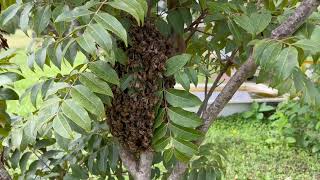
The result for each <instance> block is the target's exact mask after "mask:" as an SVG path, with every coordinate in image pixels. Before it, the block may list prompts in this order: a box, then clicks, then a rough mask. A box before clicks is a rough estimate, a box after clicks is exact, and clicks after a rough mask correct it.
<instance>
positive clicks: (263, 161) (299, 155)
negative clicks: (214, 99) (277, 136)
mask: <svg viewBox="0 0 320 180" xmlns="http://www.w3.org/2000/svg"><path fill="white" fill-rule="evenodd" d="M270 133H271V127H270V124H268V123H263V122H258V121H255V122H254V121H246V120H245V119H242V118H241V116H239V115H238V116H231V117H228V118H223V119H220V120H218V121H217V122H216V123H215V124H214V126H213V127H212V128H211V129H210V131H209V132H208V134H207V138H206V140H207V141H209V142H213V143H223V146H226V147H227V151H228V156H227V157H228V161H227V162H226V164H227V165H226V166H227V171H226V172H227V174H226V179H239V180H240V179H241V180H242V179H243V180H246V179H252V180H256V179H270V180H271V179H272V180H273V179H279V180H280V179H286V178H291V179H292V180H293V179H296V180H301V179H303V180H312V179H320V164H319V157H317V155H315V154H311V153H309V152H307V151H305V150H302V149H295V148H293V147H288V146H286V145H273V146H270V145H269V144H267V143H265V140H266V139H267V138H269V137H270V136H271V135H270ZM291 179H290V180H291Z"/></svg>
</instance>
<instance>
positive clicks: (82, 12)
mask: <svg viewBox="0 0 320 180" xmlns="http://www.w3.org/2000/svg"><path fill="white" fill-rule="evenodd" d="M93 13H94V12H92V11H89V10H88V9H85V8H74V9H73V10H72V11H64V12H63V13H62V14H60V15H59V16H58V17H57V19H56V20H55V22H61V21H66V22H70V21H72V20H75V19H77V18H79V17H82V16H87V15H90V14H93Z"/></svg>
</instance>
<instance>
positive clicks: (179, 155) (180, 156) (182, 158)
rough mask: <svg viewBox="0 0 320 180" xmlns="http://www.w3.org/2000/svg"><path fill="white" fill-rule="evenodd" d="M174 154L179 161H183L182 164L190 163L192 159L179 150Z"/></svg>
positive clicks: (175, 150)
mask: <svg viewBox="0 0 320 180" xmlns="http://www.w3.org/2000/svg"><path fill="white" fill-rule="evenodd" d="M173 154H174V156H175V157H176V158H177V159H178V160H179V161H182V162H189V161H190V159H191V157H190V156H188V155H186V154H184V153H182V152H181V151H179V150H178V149H174V151H173Z"/></svg>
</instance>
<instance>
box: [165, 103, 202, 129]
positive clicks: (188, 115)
mask: <svg viewBox="0 0 320 180" xmlns="http://www.w3.org/2000/svg"><path fill="white" fill-rule="evenodd" d="M168 115H169V117H170V120H171V121H172V122H174V123H176V124H178V125H180V126H183V127H190V128H195V127H198V126H200V125H201V124H202V120H201V118H200V117H199V116H198V115H197V114H196V113H193V112H189V111H186V110H183V109H182V108H179V107H169V108H168Z"/></svg>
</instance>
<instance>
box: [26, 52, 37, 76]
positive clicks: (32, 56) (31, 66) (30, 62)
mask: <svg viewBox="0 0 320 180" xmlns="http://www.w3.org/2000/svg"><path fill="white" fill-rule="evenodd" d="M35 58H36V57H35V53H34V52H32V53H31V54H30V55H29V56H28V58H27V63H28V67H29V69H31V70H32V71H33V70H34V60H35Z"/></svg>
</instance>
